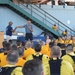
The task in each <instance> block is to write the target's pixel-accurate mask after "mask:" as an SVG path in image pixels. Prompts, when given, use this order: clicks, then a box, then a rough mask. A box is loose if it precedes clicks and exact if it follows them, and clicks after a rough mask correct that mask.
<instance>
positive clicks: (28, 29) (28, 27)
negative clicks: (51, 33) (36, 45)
mask: <svg viewBox="0 0 75 75" xmlns="http://www.w3.org/2000/svg"><path fill="white" fill-rule="evenodd" d="M18 28H25V30H26V35H25V36H26V38H25V39H26V41H28V40H30V41H31V42H32V40H33V34H32V32H33V27H32V25H31V21H30V20H28V21H27V24H25V25H24V26H18Z"/></svg>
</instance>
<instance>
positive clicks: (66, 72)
mask: <svg viewBox="0 0 75 75" xmlns="http://www.w3.org/2000/svg"><path fill="white" fill-rule="evenodd" d="M54 60H56V59H54ZM49 75H51V73H50V65H49ZM60 75H74V72H73V67H72V65H71V64H70V63H69V62H67V61H64V60H62V61H61V66H60Z"/></svg>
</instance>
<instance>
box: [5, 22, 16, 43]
mask: <svg viewBox="0 0 75 75" xmlns="http://www.w3.org/2000/svg"><path fill="white" fill-rule="evenodd" d="M12 24H13V22H11V21H10V22H9V25H8V26H7V27H6V41H7V42H9V40H11V39H12V32H15V30H16V29H17V27H15V29H13V27H12Z"/></svg>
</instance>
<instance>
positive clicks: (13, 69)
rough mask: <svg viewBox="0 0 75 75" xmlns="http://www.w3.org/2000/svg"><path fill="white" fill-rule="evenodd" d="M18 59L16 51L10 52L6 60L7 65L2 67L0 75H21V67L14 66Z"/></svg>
mask: <svg viewBox="0 0 75 75" xmlns="http://www.w3.org/2000/svg"><path fill="white" fill-rule="evenodd" d="M18 57H19V54H18V52H17V51H16V50H11V51H10V52H9V53H8V55H7V58H6V60H7V62H8V64H7V65H5V66H4V67H2V70H1V69H0V70H1V71H0V75H23V74H22V67H19V66H15V65H16V63H17V62H18Z"/></svg>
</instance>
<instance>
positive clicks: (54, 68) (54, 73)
mask: <svg viewBox="0 0 75 75" xmlns="http://www.w3.org/2000/svg"><path fill="white" fill-rule="evenodd" d="M61 62H62V59H58V58H57V60H53V59H50V61H49V66H50V75H60V71H61Z"/></svg>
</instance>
